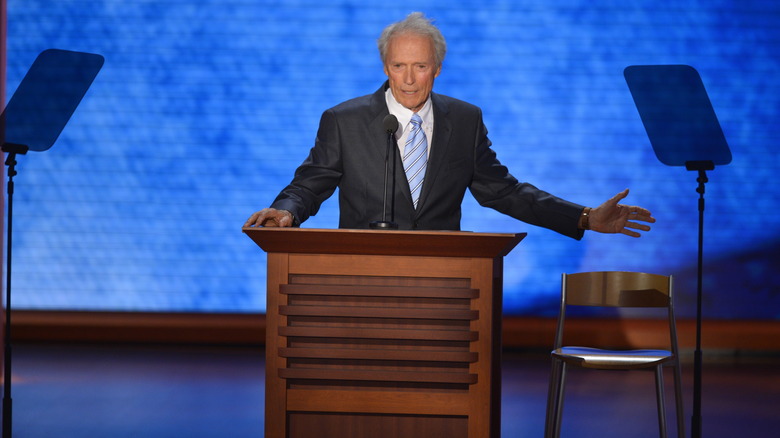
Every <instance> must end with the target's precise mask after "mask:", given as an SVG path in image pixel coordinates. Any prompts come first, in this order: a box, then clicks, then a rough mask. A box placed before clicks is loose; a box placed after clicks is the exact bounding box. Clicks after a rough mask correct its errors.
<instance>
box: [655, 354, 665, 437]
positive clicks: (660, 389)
mask: <svg viewBox="0 0 780 438" xmlns="http://www.w3.org/2000/svg"><path fill="white" fill-rule="evenodd" d="M655 395H656V399H657V403H658V427H659V429H660V431H661V438H666V407H665V406H664V366H663V365H658V366H656V367H655Z"/></svg>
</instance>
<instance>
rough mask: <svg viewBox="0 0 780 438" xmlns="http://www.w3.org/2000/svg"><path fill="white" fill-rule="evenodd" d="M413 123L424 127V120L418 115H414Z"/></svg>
mask: <svg viewBox="0 0 780 438" xmlns="http://www.w3.org/2000/svg"><path fill="white" fill-rule="evenodd" d="M412 123H414V124H415V125H422V118H420V115H419V114H417V113H414V114H412Z"/></svg>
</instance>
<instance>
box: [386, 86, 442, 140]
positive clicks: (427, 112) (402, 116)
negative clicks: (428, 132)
mask: <svg viewBox="0 0 780 438" xmlns="http://www.w3.org/2000/svg"><path fill="white" fill-rule="evenodd" d="M385 102H386V103H387V110H388V111H389V112H390V114H392V115H394V116H395V117H396V118H397V119H398V130H397V131H396V132H395V134H396V137H400V136H401V135H402V134H403V132H404V129H405V128H406V126H407V125H409V122H410V121H411V120H412V115H413V114H414V112H412V110H410V109H409V108H406V107H405V106H403V105H401V104H400V103H398V101H397V100H395V96H393V90H391V89H390V87H388V88H387V90H385ZM417 114H419V115H420V118H421V119H422V121H423V122H422V124H423V127H425V126H428V127H430V126H433V104H432V103H431V96H428V100H426V101H425V103H424V104H423V106H422V108H420V111H417Z"/></svg>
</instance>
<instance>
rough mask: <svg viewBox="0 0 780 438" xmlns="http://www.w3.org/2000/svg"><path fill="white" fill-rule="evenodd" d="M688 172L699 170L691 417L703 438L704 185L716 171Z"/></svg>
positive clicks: (696, 435)
mask: <svg viewBox="0 0 780 438" xmlns="http://www.w3.org/2000/svg"><path fill="white" fill-rule="evenodd" d="M685 167H686V168H687V169H688V170H697V171H698V172H699V177H698V178H697V179H696V181H697V182H698V183H699V185H698V187H697V188H696V192H697V193H698V194H699V248H698V260H697V272H696V275H697V277H696V350H695V351H694V356H693V415H692V416H691V436H692V437H693V438H701V433H702V417H701V386H702V385H701V375H702V351H701V319H702V310H701V307H702V295H703V294H702V281H703V278H704V184H706V183H707V182H708V181H709V180H708V179H707V173H706V171H707V170H713V169H715V164H714V163H713V162H712V161H691V162H687V163H685Z"/></svg>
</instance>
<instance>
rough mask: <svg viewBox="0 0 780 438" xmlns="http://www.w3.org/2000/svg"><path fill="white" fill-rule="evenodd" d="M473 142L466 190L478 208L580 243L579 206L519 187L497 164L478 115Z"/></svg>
mask: <svg viewBox="0 0 780 438" xmlns="http://www.w3.org/2000/svg"><path fill="white" fill-rule="evenodd" d="M478 123H479V126H478V129H477V130H476V133H477V134H476V137H475V139H474V177H473V179H472V182H471V185H470V186H469V190H470V191H471V193H472V195H473V196H474V198H475V199H476V200H477V202H479V204H480V205H482V206H485V207H490V208H492V209H494V210H496V211H499V212H501V213H504V214H506V215H509V216H511V217H513V218H515V219H518V220H521V221H523V222H526V223H529V224H531V225H536V226H540V227H544V228H548V229H550V230H553V231H556V232H558V233H561V234H563V235H565V236H569V237H572V238H574V239H578V240H579V239H581V238H582V236H583V234H584V231H583V230H581V229H578V228H577V222H578V221H579V216H580V214H581V213H582V209H583V208H584V207H583V206H582V205H579V204H575V203H573V202H569V201H566V200H564V199H561V198H558V197H556V196H554V195H551V194H550V193H547V192H545V191H542V190H539V189H538V188H536V187H535V186H533V185H531V184H529V183H525V182H524V183H521V182H519V181H518V180H517V179H516V178H515V177H514V176H512V175H511V174H510V173H509V170H508V169H507V168H506V167H505V166H504V165H502V164H501V162H499V160H498V157H497V156H496V153H495V152H494V151H493V149H492V148H491V142H490V140H489V139H488V136H487V128H486V127H485V125H484V123H483V121H482V114H481V111H480V113H479V121H478Z"/></svg>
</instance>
